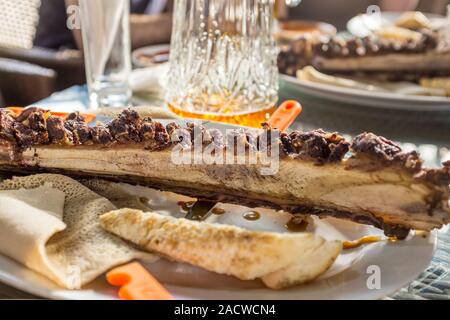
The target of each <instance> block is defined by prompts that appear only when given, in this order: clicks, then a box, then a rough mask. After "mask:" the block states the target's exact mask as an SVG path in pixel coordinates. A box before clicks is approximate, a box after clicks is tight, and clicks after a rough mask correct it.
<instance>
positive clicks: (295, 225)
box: [285, 218, 309, 232]
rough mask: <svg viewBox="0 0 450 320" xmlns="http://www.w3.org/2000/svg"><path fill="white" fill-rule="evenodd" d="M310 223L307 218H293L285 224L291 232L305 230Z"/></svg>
mask: <svg viewBox="0 0 450 320" xmlns="http://www.w3.org/2000/svg"><path fill="white" fill-rule="evenodd" d="M308 225H309V224H308V221H306V220H302V221H298V220H296V219H295V218H293V219H291V220H289V222H288V223H287V224H286V225H285V228H286V229H287V230H289V231H290V232H305V231H306V229H307V228H308Z"/></svg>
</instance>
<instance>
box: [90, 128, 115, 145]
mask: <svg viewBox="0 0 450 320" xmlns="http://www.w3.org/2000/svg"><path fill="white" fill-rule="evenodd" d="M90 131H91V136H92V142H93V143H94V144H100V145H109V144H111V143H113V141H114V139H113V137H112V135H111V132H109V129H108V127H106V126H105V125H103V124H98V125H96V126H95V127H92V128H90Z"/></svg>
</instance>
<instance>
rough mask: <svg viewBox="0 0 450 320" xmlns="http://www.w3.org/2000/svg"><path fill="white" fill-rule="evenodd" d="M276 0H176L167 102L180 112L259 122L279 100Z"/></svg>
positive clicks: (237, 120)
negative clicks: (275, 33)
mask: <svg viewBox="0 0 450 320" xmlns="http://www.w3.org/2000/svg"><path fill="white" fill-rule="evenodd" d="M273 5H274V0H227V1H224V0H175V9H174V24H173V31H172V44H171V53H170V71H169V76H168V88H167V89H168V90H167V97H166V98H167V102H168V104H169V107H170V109H171V110H172V111H174V112H175V113H177V114H178V115H181V116H186V117H196V118H203V119H212V120H216V121H225V122H231V123H238V124H241V125H254V126H258V125H259V124H260V122H262V121H264V120H265V118H266V116H267V114H268V113H269V112H270V111H271V110H273V108H274V107H275V104H276V103H277V100H278V69H277V64H276V61H277V49H276V46H275V41H274V38H273V34H272V28H273V9H274V7H273Z"/></svg>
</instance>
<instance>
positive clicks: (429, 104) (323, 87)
mask: <svg viewBox="0 0 450 320" xmlns="http://www.w3.org/2000/svg"><path fill="white" fill-rule="evenodd" d="M280 77H281V81H282V84H283V82H284V85H286V84H287V85H290V86H292V87H293V88H294V89H295V90H297V91H298V94H299V95H300V96H301V94H302V93H303V94H308V95H310V96H314V97H317V98H323V99H328V100H333V101H338V102H342V103H349V104H353V105H358V106H366V107H374V108H384V109H395V110H410V111H412V110H414V111H448V112H450V98H446V97H430V96H409V95H403V94H398V93H385V92H372V91H368V90H361V89H351V88H343V87H338V86H333V85H329V84H321V83H314V82H309V81H304V80H299V79H297V78H295V77H291V76H287V75H281V76H280Z"/></svg>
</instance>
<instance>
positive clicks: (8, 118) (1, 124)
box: [0, 109, 15, 141]
mask: <svg viewBox="0 0 450 320" xmlns="http://www.w3.org/2000/svg"><path fill="white" fill-rule="evenodd" d="M14 121H15V119H14V117H13V116H12V114H11V113H10V112H9V111H7V110H6V109H0V139H5V140H8V141H14V140H15V139H14Z"/></svg>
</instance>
